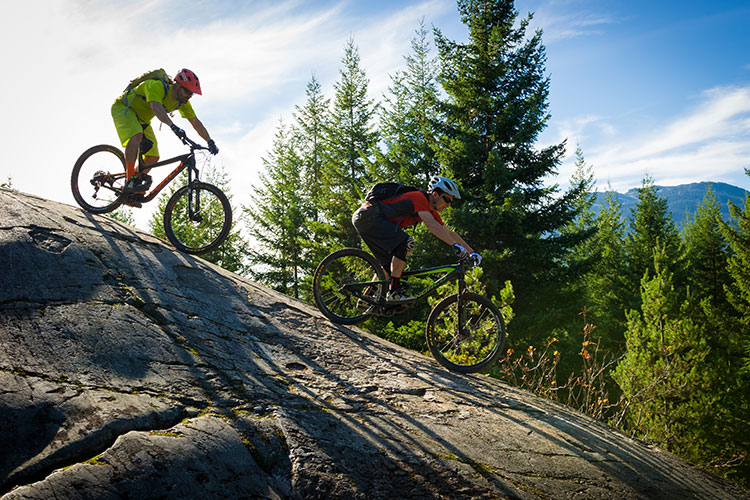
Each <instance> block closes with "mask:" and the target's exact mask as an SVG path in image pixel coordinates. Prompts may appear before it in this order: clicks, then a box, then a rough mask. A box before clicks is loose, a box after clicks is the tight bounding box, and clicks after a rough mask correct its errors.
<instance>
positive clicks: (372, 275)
mask: <svg viewBox="0 0 750 500" xmlns="http://www.w3.org/2000/svg"><path fill="white" fill-rule="evenodd" d="M469 262H470V259H466V258H464V259H460V258H459V259H458V262H456V263H455V264H449V265H445V266H438V267H431V268H425V269H413V270H406V271H404V272H403V274H402V275H401V278H402V280H405V279H407V278H409V277H420V278H428V279H429V278H431V279H432V280H433V281H432V282H431V283H430V284H429V285H428V286H427V287H425V288H424V289H422V290H421V291H420V292H419V293H418V294H417V295H416V296H415V297H414V300H412V301H410V302H408V303H389V302H387V301H386V293H387V291H388V280H387V279H386V276H385V270H384V269H383V267H382V266H381V265H380V264H379V263H378V261H377V260H376V259H375V257H373V256H372V255H371V254H369V253H368V252H365V251H364V250H360V249H359V248H343V249H341V250H337V251H335V252H333V253H331V254H330V255H328V256H327V257H326V258H325V259H323V261H322V262H321V263H320V264H319V265H318V267H317V269H316V270H315V274H314V276H313V297H314V299H315V304H316V305H317V306H318V309H319V310H320V312H322V313H323V315H325V316H326V317H327V318H328V319H330V320H331V321H333V322H334V323H338V324H342V325H354V324H357V323H361V322H362V321H365V320H366V319H367V318H369V317H370V316H393V315H395V314H401V313H403V312H405V311H407V310H408V309H410V308H411V307H412V306H413V305H414V304H415V303H416V302H417V301H419V300H420V299H422V298H423V297H426V296H427V295H429V294H431V293H432V292H434V291H435V290H437V288H438V287H440V286H442V285H443V284H445V283H448V282H450V281H457V282H458V291H457V293H454V294H452V295H449V296H448V297H445V298H443V299H442V300H441V301H439V302H438V303H437V304H436V305H435V307H433V308H432V310H431V311H430V314H429V316H428V318H427V327H426V331H425V334H426V337H427V345H428V347H429V348H430V352H431V353H432V355H433V356H434V357H435V359H436V360H437V361H438V362H439V363H440V364H441V365H443V366H445V367H446V368H448V369H449V370H453V371H457V372H463V373H470V372H478V371H481V370H483V369H485V368H488V367H489V366H491V365H492V364H493V363H495V361H497V359H498V358H499V357H500V356H501V355H502V350H503V346H504V345H505V321H504V320H503V315H502V314H501V312H500V310H499V309H498V308H497V306H495V304H493V303H492V301H491V300H490V299H488V298H487V297H485V296H483V295H479V294H477V293H473V292H469V291H467V289H466V281H465V275H466V265H467V264H468V263H469Z"/></svg>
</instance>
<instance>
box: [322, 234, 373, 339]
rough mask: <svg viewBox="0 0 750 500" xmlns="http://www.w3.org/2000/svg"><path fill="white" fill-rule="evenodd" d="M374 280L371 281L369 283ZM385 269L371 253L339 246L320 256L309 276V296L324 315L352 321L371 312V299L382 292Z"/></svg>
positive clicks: (363, 318) (347, 321)
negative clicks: (337, 248)
mask: <svg viewBox="0 0 750 500" xmlns="http://www.w3.org/2000/svg"><path fill="white" fill-rule="evenodd" d="M373 282H375V283H373ZM385 284H386V282H385V271H384V270H383V267H382V266H381V265H380V264H379V263H378V261H377V260H375V257H373V256H372V255H370V254H369V253H367V252H365V251H364V250H360V249H359V248H342V249H341V250H337V251H335V252H333V253H332V254H330V255H329V256H328V257H326V258H325V259H323V262H321V263H320V264H319V265H318V268H317V269H316V270H315V275H314V276H313V297H314V298H315V305H317V306H318V309H319V310H320V312H322V313H323V314H324V315H325V317H326V318H328V319H330V320H331V321H333V322H334V323H338V324H341V325H354V324H356V323H361V322H362V321H364V320H366V319H367V318H368V317H370V315H371V314H372V310H373V309H374V307H375V306H374V305H372V304H371V303H369V302H367V300H366V299H364V298H362V297H363V296H367V298H368V299H369V300H371V301H372V302H380V301H381V300H382V298H383V297H384V296H385V292H386V286H385Z"/></svg>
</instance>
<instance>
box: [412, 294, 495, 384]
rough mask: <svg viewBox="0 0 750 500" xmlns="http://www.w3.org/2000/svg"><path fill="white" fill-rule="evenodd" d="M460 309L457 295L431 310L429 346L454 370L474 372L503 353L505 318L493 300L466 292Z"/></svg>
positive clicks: (435, 355)
mask: <svg viewBox="0 0 750 500" xmlns="http://www.w3.org/2000/svg"><path fill="white" fill-rule="evenodd" d="M461 302H462V310H461V311H459V310H458V294H453V295H450V296H448V297H446V298H444V299H443V300H441V301H440V302H438V303H437V305H436V306H435V307H434V308H433V309H432V311H430V316H429V317H428V318H427V332H426V333H427V345H428V346H429V347H430V352H432V355H433V356H434V357H435V359H436V360H437V361H438V362H439V363H440V364H441V365H443V366H445V367H446V368H448V369H449V370H452V371H457V372H462V373H471V372H478V371H481V370H484V369H485V368H488V367H489V366H491V365H492V364H493V363H494V362H495V361H497V359H498V358H499V357H500V356H501V355H502V350H503V346H504V345H505V321H504V320H503V315H502V314H501V313H500V310H499V309H498V308H497V306H495V304H493V303H492V301H491V300H490V299H488V298H487V297H485V296H483V295H479V294H476V293H470V292H465V293H464V294H463V295H462V298H461Z"/></svg>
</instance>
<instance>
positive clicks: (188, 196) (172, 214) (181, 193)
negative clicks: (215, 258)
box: [164, 182, 232, 255]
mask: <svg viewBox="0 0 750 500" xmlns="http://www.w3.org/2000/svg"><path fill="white" fill-rule="evenodd" d="M231 229H232V207H231V206H230V205H229V200H228V199H227V197H226V195H225V194H224V193H223V192H222V191H221V190H220V189H219V188H217V187H216V186H214V185H212V184H206V183H204V182H193V183H192V184H190V185H188V186H183V187H181V188H180V189H178V190H177V191H176V192H175V193H174V194H173V195H172V197H171V198H170V199H169V201H168V202H167V206H166V208H165V209H164V232H165V233H166V235H167V239H169V241H170V242H171V243H172V244H173V245H174V246H175V247H176V248H177V249H178V250H180V251H181V252H185V253H189V254H194V255H199V254H202V253H206V252H210V251H212V250H215V249H216V248H217V247H218V246H219V245H221V244H222V243H223V242H224V240H225V239H226V238H227V236H229V231H230V230H231Z"/></svg>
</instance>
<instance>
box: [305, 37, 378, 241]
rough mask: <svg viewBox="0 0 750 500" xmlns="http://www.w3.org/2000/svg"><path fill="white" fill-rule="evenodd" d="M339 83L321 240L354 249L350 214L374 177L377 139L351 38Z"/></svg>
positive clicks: (327, 160) (331, 128) (328, 139)
mask: <svg viewBox="0 0 750 500" xmlns="http://www.w3.org/2000/svg"><path fill="white" fill-rule="evenodd" d="M342 63H343V65H344V67H343V69H342V70H341V72H340V76H341V78H340V80H339V81H338V82H336V83H335V84H334V88H335V90H336V95H335V98H334V102H333V110H332V114H331V120H330V126H329V128H328V130H327V134H326V158H325V161H324V164H323V192H324V193H325V196H326V199H324V200H320V201H319V203H318V205H319V209H320V212H321V215H322V216H323V218H324V221H325V222H326V223H327V228H328V231H329V232H328V234H325V235H322V237H323V238H324V243H325V244H328V245H330V246H331V247H338V246H356V245H358V244H359V238H358V236H357V234H356V231H355V230H354V227H353V226H352V224H351V215H352V212H354V210H355V209H356V208H357V206H358V205H359V203H360V202H361V200H362V199H363V198H364V192H363V191H364V189H365V188H366V186H368V185H370V184H371V183H372V179H373V177H374V175H372V173H371V172H368V165H373V162H372V154H373V153H372V151H373V148H374V147H375V144H376V142H377V140H378V133H377V132H376V131H374V130H373V126H374V125H373V120H374V117H375V112H376V106H375V104H374V103H373V101H372V100H371V99H368V97H367V87H368V85H369V80H368V79H367V76H366V74H365V71H364V70H363V69H362V68H361V66H360V59H359V50H358V49H357V46H356V45H355V43H354V40H353V39H350V40H349V41H348V43H347V45H346V47H345V51H344V57H343V59H342Z"/></svg>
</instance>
